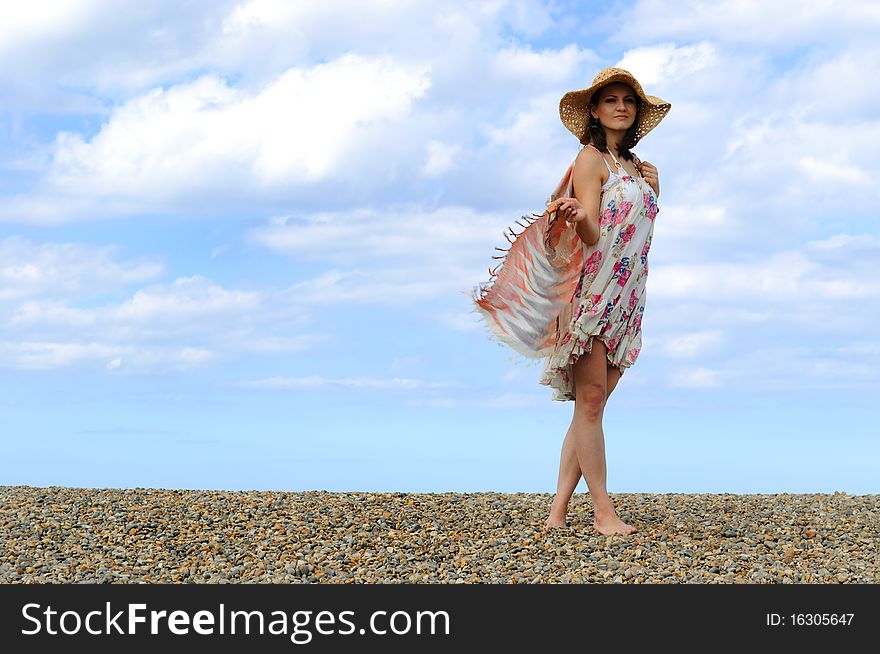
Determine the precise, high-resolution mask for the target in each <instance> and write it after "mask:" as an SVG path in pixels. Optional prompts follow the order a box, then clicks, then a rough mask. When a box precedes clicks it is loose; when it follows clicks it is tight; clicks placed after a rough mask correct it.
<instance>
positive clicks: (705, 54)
mask: <svg viewBox="0 0 880 654" xmlns="http://www.w3.org/2000/svg"><path fill="white" fill-rule="evenodd" d="M716 63H717V55H716V52H715V48H714V46H713V45H712V44H711V43H709V42H707V41H702V42H700V43H697V44H696V45H687V46H676V44H675V43H662V44H659V45H651V46H645V47H640V48H634V49H632V50H627V51H626V52H624V53H623V57H622V58H621V59H620V61H618V62H617V63H616V64H615V66H617V67H618V68H623V69H624V70H628V71H629V72H631V73H632V74H633V75H634V76H635V77H636V79H637V80H638V81H639V84H641V85H642V88H644V87H645V86H650V85H653V84H660V83H662V82H665V81H667V80H678V79H681V78H685V77H687V76H688V75H691V74H692V73H695V72H696V71H699V70H702V69H704V68H706V67H709V66H713V65H714V64H716ZM646 93H649V94H650V95H653V94H652V93H651V92H650V91H646ZM664 99H665V98H664Z"/></svg>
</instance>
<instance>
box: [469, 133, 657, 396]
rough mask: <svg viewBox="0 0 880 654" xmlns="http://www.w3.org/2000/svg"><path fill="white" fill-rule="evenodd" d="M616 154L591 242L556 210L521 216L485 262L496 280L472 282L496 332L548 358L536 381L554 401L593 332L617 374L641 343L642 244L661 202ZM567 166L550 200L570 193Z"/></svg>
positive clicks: (567, 390)
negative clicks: (499, 252) (523, 224)
mask: <svg viewBox="0 0 880 654" xmlns="http://www.w3.org/2000/svg"><path fill="white" fill-rule="evenodd" d="M589 147H593V146H589ZM612 156H613V155H612ZM603 161H605V158H604V157H603ZM615 161H616V159H615ZM616 163H617V167H618V172H617V173H615V172H614V171H613V170H611V167H610V166H609V165H608V162H607V161H605V165H606V166H607V167H608V171H609V177H608V181H607V182H606V183H605V184H604V185H603V186H602V188H601V190H600V202H599V240H598V242H597V243H596V244H594V245H586V244H585V243H584V242H583V241H581V240H580V237H579V236H578V235H577V232H576V229H575V228H576V224H575V223H568V222H565V221H563V220H561V219H560V220H556V215H555V212H554V213H548V212H545V213H544V214H542V215H541V216H540V217H537V218H538V220H536V221H531V219H529V218H527V217H525V216H524V218H526V220H529V225H528V226H527V229H525V230H524V231H523V232H522V233H521V234H519V235H516V234H513V232H512V230H511V234H513V235H514V236H515V237H516V239H515V240H514V241H512V242H511V247H510V248H509V249H508V250H507V254H506V255H505V256H504V257H501V258H503V259H504V261H503V263H502V264H500V266H499V267H500V268H501V270H500V271H499V272H493V271H491V270H490V274H492V276H493V278H494V280H493V282H494V283H493V284H492V285H491V286H488V287H487V285H482V286H480V287H477V289H476V290H477V296H476V297H475V299H474V302H475V304H476V308H477V310H479V312H480V313H481V314H482V316H483V317H484V318H486V322H487V325H488V327H489V329H490V331H491V332H492V334H493V335H494V336H495V337H496V338H498V339H499V340H501V341H502V342H503V343H505V344H506V345H508V346H510V347H511V348H513V349H514V350H516V351H517V352H519V353H520V354H523V355H525V356H527V357H530V358H538V357H546V360H545V362H544V366H543V369H542V371H541V375H540V378H539V382H540V383H541V384H543V385H545V386H550V387H551V388H552V389H553V395H552V399H553V400H560V401H566V400H574V399H575V395H574V386H573V374H572V365H573V364H574V362H575V361H577V359H578V357H580V356H581V355H582V354H583V353H584V352H587V353H589V352H590V351H591V350H592V340H593V338H598V339H599V340H601V341H602V342H603V343H604V344H605V346H606V348H607V350H608V352H607V361H608V363H609V364H611V365H613V366H616V367H617V368H619V369H620V371H621V373H622V372H623V371H624V370H625V369H626V368H628V367H630V366H632V365H633V364H634V363H635V361H636V359H637V358H638V355H639V351H640V350H641V347H642V316H643V314H644V310H645V299H646V292H645V291H646V282H647V279H648V250H649V249H650V247H651V239H652V236H653V233H654V218H655V217H656V215H657V213H658V212H659V210H660V209H659V207H658V206H657V198H656V195H655V194H654V191H653V189H651V187H650V186H648V184H647V182H645V181H644V179H643V178H641V177H638V178H636V177H632V176H631V175H629V173H627V172H626V170H625V169H624V168H623V167H622V166H621V165H620V163H619V162H617V161H616ZM573 170H574V163H572V164H571V165H570V166H569V168H568V171H567V172H566V174H565V176H564V177H563V178H562V180H561V181H560V183H559V185H558V186H557V188H556V190H555V191H554V192H553V193H552V194H551V196H550V198H549V199H548V200H547V204H548V205H549V204H550V203H551V202H552V201H554V200H556V199H558V198H560V197H574V188H573V182H572V180H573V175H572V173H573ZM533 215H534V214H533ZM508 240H509V239H508ZM496 249H501V248H496ZM496 258H497V257H496ZM496 270H497V268H496Z"/></svg>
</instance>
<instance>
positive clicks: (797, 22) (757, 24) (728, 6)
mask: <svg viewBox="0 0 880 654" xmlns="http://www.w3.org/2000/svg"><path fill="white" fill-rule="evenodd" d="M618 13H619V19H620V23H621V25H622V27H621V29H620V31H619V32H618V34H617V35H616V37H615V39H614V40H615V41H616V42H621V43H626V42H628V41H631V40H632V37H631V35H632V34H638V35H639V38H640V39H641V40H643V41H647V42H650V41H655V40H659V39H667V38H680V39H688V40H692V39H712V40H714V41H717V42H721V43H728V44H735V45H738V46H761V47H762V48H765V49H786V50H787V49H789V48H793V47H796V46H798V45H801V44H805V43H806V44H814V43H833V42H842V41H846V40H848V39H849V40H855V39H858V38H866V39H871V40H872V39H873V37H874V35H876V32H877V29H878V26H880V12H878V11H877V8H876V4H874V3H873V2H870V1H865V0H861V1H859V0H856V1H854V2H847V3H844V4H841V3H840V2H834V0H818V1H813V2H807V3H804V2H799V1H798V0H778V1H777V2H763V1H762V0H722V1H720V2H688V3H684V4H683V5H682V4H676V5H670V3H668V2H664V1H663V0H640V1H639V2H637V3H636V4H635V5H626V6H625V7H623V8H621V9H620V10H619V12H618Z"/></svg>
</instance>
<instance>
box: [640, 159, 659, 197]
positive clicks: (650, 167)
mask: <svg viewBox="0 0 880 654" xmlns="http://www.w3.org/2000/svg"><path fill="white" fill-rule="evenodd" d="M638 169H639V172H640V173H641V174H642V177H644V178H645V181H646V182H648V186H650V187H651V188H652V189H654V195H656V196H657V197H658V198H659V197H660V173H659V172H658V170H657V167H656V166H655V165H654V164H651V163H648V162H647V161H640V162H639V164H638Z"/></svg>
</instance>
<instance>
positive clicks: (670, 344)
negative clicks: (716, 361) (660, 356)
mask: <svg viewBox="0 0 880 654" xmlns="http://www.w3.org/2000/svg"><path fill="white" fill-rule="evenodd" d="M723 341H724V334H723V333H722V332H721V331H720V330H713V331H709V330H706V331H701V332H691V333H686V334H681V335H678V336H671V337H667V338H665V339H664V340H663V343H662V349H663V351H664V353H665V354H666V355H667V356H670V357H674V358H681V359H687V358H693V357H696V356H702V355H704V354H706V353H707V352H709V351H711V350H713V349H716V348H717V346H718V345H720V344H721V343H722V342H723Z"/></svg>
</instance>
